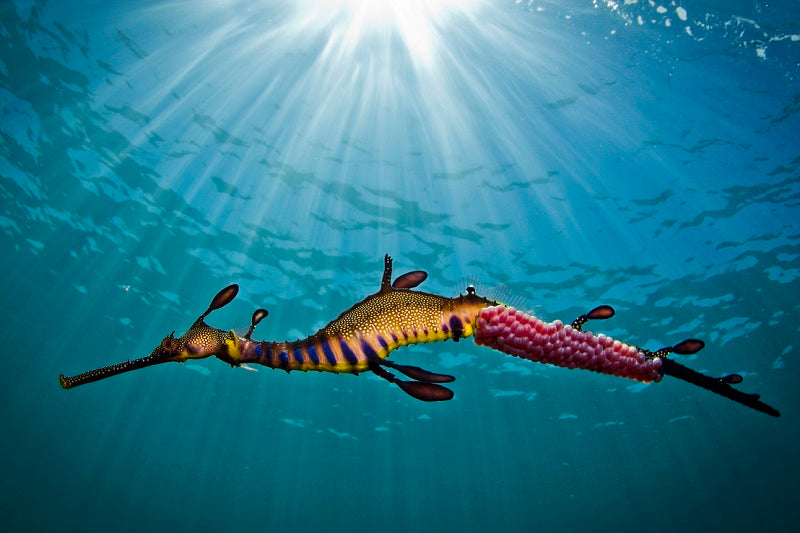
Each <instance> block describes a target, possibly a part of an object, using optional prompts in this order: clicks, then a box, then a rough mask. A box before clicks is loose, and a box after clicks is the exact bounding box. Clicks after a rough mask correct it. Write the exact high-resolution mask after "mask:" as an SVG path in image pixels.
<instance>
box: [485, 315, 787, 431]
mask: <svg viewBox="0 0 800 533" xmlns="http://www.w3.org/2000/svg"><path fill="white" fill-rule="evenodd" d="M613 315H614V310H613V309H612V308H611V307H610V306H607V305H603V306H600V307H597V308H595V309H593V310H592V311H590V312H589V313H587V314H585V315H581V316H580V317H578V318H577V319H576V320H575V321H574V322H573V323H572V325H569V326H565V325H564V324H563V323H562V322H561V321H559V320H557V321H555V322H551V323H547V322H544V321H543V320H540V319H538V318H537V317H535V316H533V315H529V314H526V313H523V312H521V311H517V310H516V309H513V308H511V307H504V306H493V307H487V308H485V309H483V310H482V311H481V312H480V313H479V314H478V320H477V325H476V329H475V343H476V344H479V345H484V346H488V347H490V348H494V349H495V350H499V351H501V352H503V353H507V354H510V355H513V356H516V357H521V358H523V359H528V360H530V361H537V362H542V363H548V364H552V365H555V366H561V367H565V368H582V369H585V370H592V371H594V372H600V373H603V374H610V375H614V376H618V377H624V378H629V379H634V380H637V381H642V382H645V383H649V382H651V381H655V382H658V381H661V378H662V377H663V376H664V375H669V376H673V377H676V378H678V379H682V380H684V381H687V382H689V383H692V384H693V385H697V386H698V387H702V388H704V389H707V390H710V391H711V392H714V393H716V394H719V395H721V396H725V397H726V398H729V399H731V400H733V401H735V402H739V403H741V404H742V405H746V406H747V407H750V408H752V409H755V410H757V411H760V412H762V413H766V414H768V415H770V416H775V417H778V416H780V412H779V411H778V410H777V409H775V408H773V407H771V406H769V405H767V404H765V403H764V402H762V401H761V400H760V397H759V395H758V394H747V393H744V392H741V391H739V390H737V389H735V388H733V387H731V384H737V383H741V381H742V377H741V376H740V375H738V374H730V375H727V376H723V377H719V378H715V377H711V376H707V375H705V374H701V373H700V372H697V371H695V370H692V369H690V368H687V367H685V366H683V365H681V364H679V363H676V362H675V361H673V360H672V359H669V358H668V357H667V356H668V355H669V354H670V353H677V354H692V353H696V352H698V351H699V350H701V349H702V348H703V346H704V343H703V341H700V340H697V339H687V340H685V341H683V342H680V343H678V344H676V345H675V346H669V347H666V348H661V349H660V350H657V351H655V352H651V351H650V350H644V349H642V348H638V347H636V346H633V345H629V344H626V343H624V342H620V341H618V340H614V339H612V338H610V337H607V336H605V335H602V334H601V335H594V334H592V333H590V332H588V331H583V329H582V326H583V324H585V323H586V322H587V321H588V320H589V319H601V320H602V319H606V318H610V317H611V316H613Z"/></svg>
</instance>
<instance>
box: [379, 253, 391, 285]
mask: <svg viewBox="0 0 800 533" xmlns="http://www.w3.org/2000/svg"><path fill="white" fill-rule="evenodd" d="M391 282H392V258H391V257H389V254H386V255H385V256H383V278H381V290H382V291H387V290H389V289H390V288H391Z"/></svg>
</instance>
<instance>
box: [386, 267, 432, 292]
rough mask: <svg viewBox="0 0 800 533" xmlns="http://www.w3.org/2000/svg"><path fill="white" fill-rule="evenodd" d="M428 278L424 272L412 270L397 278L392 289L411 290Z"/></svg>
mask: <svg viewBox="0 0 800 533" xmlns="http://www.w3.org/2000/svg"><path fill="white" fill-rule="evenodd" d="M427 278H428V273H427V272H425V271H424V270H413V271H411V272H406V273H405V274H403V275H402V276H398V277H397V279H396V280H394V283H392V287H394V288H395V289H413V288H414V287H416V286H417V285H419V284H420V283H422V282H423V281H425V280H426V279H427Z"/></svg>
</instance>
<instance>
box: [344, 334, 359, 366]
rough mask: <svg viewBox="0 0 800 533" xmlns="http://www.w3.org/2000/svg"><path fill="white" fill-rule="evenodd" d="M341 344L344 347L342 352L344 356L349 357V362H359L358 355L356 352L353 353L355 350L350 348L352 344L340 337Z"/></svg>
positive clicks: (352, 363)
mask: <svg viewBox="0 0 800 533" xmlns="http://www.w3.org/2000/svg"><path fill="white" fill-rule="evenodd" d="M339 346H341V347H342V353H343V354H344V358H345V359H347V362H348V363H350V364H351V365H354V364H356V363H358V357H356V354H354V353H353V350H351V349H350V346H349V345H348V344H347V343H346V342H345V341H344V339H339Z"/></svg>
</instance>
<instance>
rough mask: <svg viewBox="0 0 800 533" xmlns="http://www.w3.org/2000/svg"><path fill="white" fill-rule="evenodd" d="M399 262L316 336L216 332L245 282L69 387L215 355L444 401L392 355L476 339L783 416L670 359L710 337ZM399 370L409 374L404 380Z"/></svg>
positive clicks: (435, 380)
mask: <svg viewBox="0 0 800 533" xmlns="http://www.w3.org/2000/svg"><path fill="white" fill-rule="evenodd" d="M391 277H392V259H391V257H389V256H388V255H387V256H386V257H385V258H384V269H383V278H382V280H381V286H380V289H379V290H378V292H376V293H374V294H371V295H369V296H367V297H366V298H364V299H363V300H361V301H360V302H358V303H357V304H355V305H353V306H352V307H351V308H350V309H348V310H346V311H344V312H343V313H342V314H340V315H339V316H338V317H337V318H336V319H334V320H333V321H331V322H330V323H329V324H328V325H327V326H325V327H324V328H322V329H320V330H319V331H318V332H316V333H314V334H313V335H311V336H310V337H307V338H305V339H301V340H296V341H284V342H271V341H255V340H253V339H252V338H251V337H252V334H253V330H254V329H255V327H256V325H257V324H258V323H259V322H260V321H261V320H263V319H264V318H265V317H266V316H267V311H266V310H264V309H257V310H256V311H255V312H254V313H253V316H252V320H251V322H250V328H249V330H248V331H247V332H246V333H245V334H244V335H237V334H236V333H235V332H234V331H232V330H231V331H225V330H221V329H216V328H213V327H211V326H209V325H208V324H206V322H205V318H206V317H207V316H208V315H209V313H211V312H212V311H214V310H216V309H219V308H221V307H224V306H225V305H227V304H229V303H230V302H231V301H232V300H233V299H234V298H235V297H236V295H237V293H238V292H239V287H238V285H230V286H228V287H225V288H224V289H222V290H221V291H219V293H217V295H216V296H214V299H213V300H212V301H211V304H210V305H209V306H208V309H206V311H205V312H204V313H203V314H202V315H200V316H199V317H198V318H197V320H195V322H194V324H192V327H190V328H189V330H188V331H187V332H186V333H184V334H183V335H181V336H180V337H175V332H172V333H171V334H170V335H169V336H167V337H165V338H164V339H163V340H162V341H161V344H159V345H158V346H157V347H156V348H155V349H154V350H153V351H152V353H151V354H150V355H148V356H146V357H142V358H139V359H133V360H129V361H125V362H122V363H118V364H115V365H111V366H107V367H104V368H99V369H97V370H92V371H89V372H86V373H83V374H80V375H77V376H73V377H67V376H64V375H63V374H62V375H61V376H60V377H59V380H60V382H61V386H62V387H64V388H65V389H69V388H72V387H76V386H78V385H83V384H85V383H90V382H92V381H98V380H101V379H105V378H107V377H110V376H114V375H117V374H121V373H123V372H128V371H131V370H136V369H139V368H144V367H147V366H152V365H157V364H161V363H168V362H185V361H187V360H189V359H203V358H206V357H210V356H212V355H213V356H216V357H217V358H219V359H221V360H222V361H225V362H226V363H229V364H230V365H231V366H241V365H244V364H248V363H253V364H259V365H264V366H268V367H270V368H280V369H283V370H286V371H287V372H289V371H292V370H303V371H307V370H316V371H320V372H335V373H348V374H359V373H360V372H372V373H374V374H375V375H377V376H379V377H381V378H383V379H385V380H387V381H389V382H390V383H394V384H396V385H397V386H399V387H400V388H401V389H402V390H403V391H405V392H406V393H408V394H410V395H411V396H413V397H414V398H417V399H419V400H424V401H442V400H449V399H451V398H452V397H453V392H452V391H451V390H450V389H448V388H446V387H444V386H443V385H441V384H442V383H448V382H451V381H453V380H455V378H454V377H453V376H449V375H445V374H436V373H433V372H429V371H427V370H424V369H422V368H419V367H416V366H407V365H400V364H397V363H394V362H393V361H390V360H389V359H388V358H387V357H388V355H389V353H390V352H392V351H393V350H394V349H395V348H399V347H401V346H406V345H408V344H419V343H426V342H436V341H445V340H448V339H452V340H454V341H456V342H458V341H460V340H461V339H463V338H466V337H470V336H473V335H474V337H475V342H476V343H477V344H480V345H485V346H489V347H491V348H494V349H496V350H499V351H501V352H504V353H508V354H511V355H514V356H517V357H521V358H524V359H529V360H532V361H540V362H545V363H549V364H553V365H556V366H562V367H567V368H583V369H587V370H593V371H596V372H602V373H605V374H612V375H615V376H619V377H626V378H630V379H635V380H638V381H643V382H651V381H654V382H658V381H660V380H661V378H662V377H663V376H665V375H669V376H674V377H677V378H679V379H682V380H684V381H688V382H689V383H692V384H694V385H697V386H699V387H702V388H704V389H708V390H710V391H712V392H714V393H716V394H720V395H722V396H725V397H726V398H730V399H731V400H734V401H736V402H739V403H741V404H743V405H746V406H748V407H751V408H753V409H756V410H758V411H761V412H762V413H766V414H768V415H771V416H776V417H777V416H780V412H779V411H778V410H776V409H774V408H772V407H770V406H769V405H767V404H765V403H764V402H762V401H761V400H760V398H759V395H757V394H748V393H744V392H742V391H740V390H738V389H736V388H734V387H732V385H735V384H737V383H740V382H741V381H742V377H741V376H740V375H738V374H729V375H726V376H722V377H712V376H708V375H705V374H701V373H699V372H696V371H694V370H691V369H690V368H687V367H686V366H684V365H681V364H679V363H677V362H675V361H674V360H673V359H671V358H670V357H669V356H670V354H672V353H675V354H692V353H695V352H697V351H698V350H700V349H701V348H703V346H704V344H703V342H702V341H700V340H697V339H687V340H685V341H683V342H680V343H678V344H676V345H675V346H670V347H666V348H661V349H659V350H656V351H650V350H645V349H642V348H638V347H636V346H633V345H629V344H626V343H623V342H620V341H618V340H614V339H612V338H610V337H607V336H605V335H602V334H600V335H594V334H592V333H590V332H588V331H583V329H582V327H583V325H584V324H585V323H586V322H587V321H588V320H590V319H606V318H610V317H611V316H613V315H614V310H613V309H612V308H611V307H610V306H607V305H601V306H599V307H596V308H594V309H592V310H591V311H589V312H588V313H586V314H584V315H581V316H580V317H578V318H577V319H575V321H573V322H572V324H571V325H564V324H563V323H562V322H561V321H558V320H557V321H555V322H551V323H546V322H543V321H542V320H539V319H538V318H536V317H534V316H532V315H529V314H526V313H523V312H520V311H517V310H515V309H513V308H511V307H508V306H505V305H503V304H500V303H498V302H496V301H493V300H490V299H488V298H484V297H482V296H478V295H477V294H476V292H475V289H474V288H473V287H472V286H468V287H467V289H466V294H463V295H459V296H456V297H455V298H447V297H444V296H439V295H437V294H432V293H427V292H422V291H416V290H413V289H414V288H415V287H417V286H418V285H419V284H420V283H422V282H423V281H424V280H425V279H426V278H427V274H426V273H425V272H423V271H421V270H415V271H413V272H408V273H407V274H403V275H402V276H400V277H398V278H397V279H395V280H394V282H391ZM393 372H397V373H400V374H403V375H405V376H406V377H408V378H410V379H399V378H397V377H396V375H395V374H394V373H393Z"/></svg>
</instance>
